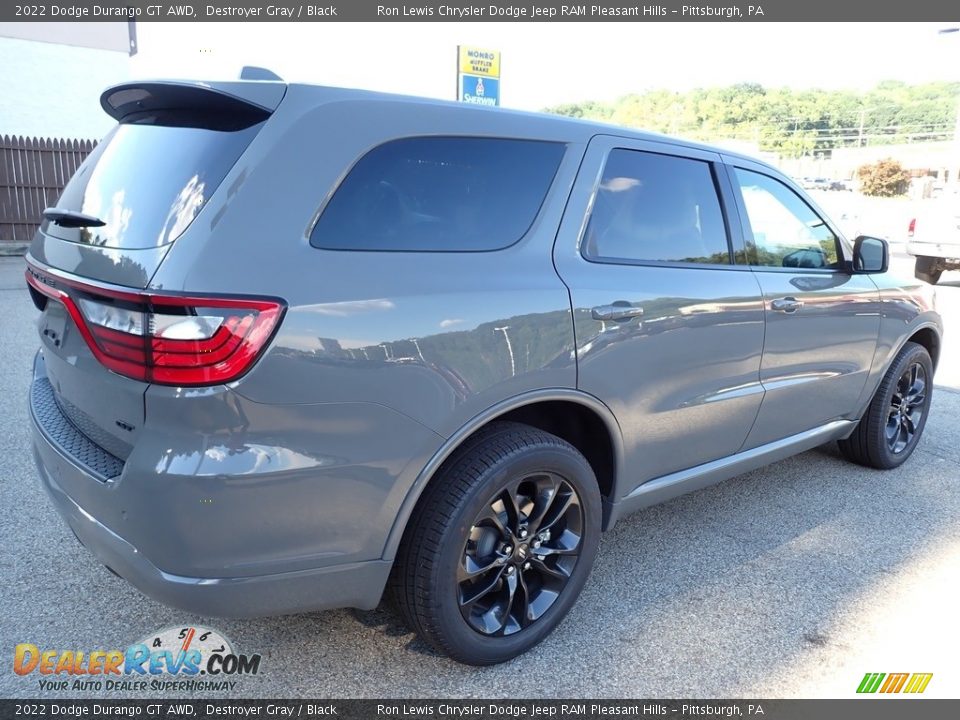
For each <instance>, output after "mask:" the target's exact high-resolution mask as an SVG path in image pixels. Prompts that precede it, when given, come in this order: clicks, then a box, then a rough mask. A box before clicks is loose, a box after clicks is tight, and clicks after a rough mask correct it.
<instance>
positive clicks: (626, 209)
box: [583, 149, 730, 265]
mask: <svg viewBox="0 0 960 720" xmlns="http://www.w3.org/2000/svg"><path fill="white" fill-rule="evenodd" d="M583 253H584V256H585V257H587V258H588V259H591V260H604V261H617V260H629V261H641V262H642V261H647V262H686V263H710V264H723V265H727V264H729V263H730V252H729V249H728V244H727V230H726V225H725V224H724V222H723V213H722V211H721V210H720V200H719V199H718V197H717V189H716V185H715V183H714V180H713V173H712V171H711V169H710V164H709V163H706V162H703V161H701V160H691V159H689V158H681V157H674V156H671V155H658V154H656V153H649V152H641V151H638V150H623V149H615V150H612V151H611V152H610V156H609V157H608V158H607V163H606V166H605V167H604V170H603V177H602V179H601V181H600V188H599V190H598V191H597V196H596V199H595V200H594V204H593V211H592V213H591V215H590V222H589V223H588V224H587V232H586V235H585V242H584V245H583Z"/></svg>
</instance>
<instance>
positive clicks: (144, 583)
mask: <svg viewBox="0 0 960 720" xmlns="http://www.w3.org/2000/svg"><path fill="white" fill-rule="evenodd" d="M34 459H35V460H36V463H37V467H38V468H39V470H40V478H41V482H42V483H43V486H44V489H45V490H46V491H47V494H48V495H49V496H50V498H51V500H53V504H54V506H55V507H56V509H57V511H58V512H59V513H60V515H61V516H62V517H63V519H64V520H66V522H67V525H69V526H70V529H71V530H73V532H74V534H75V535H76V536H77V538H78V539H79V540H80V542H81V543H82V544H83V545H84V546H85V547H86V548H87V549H88V550H90V551H91V552H92V553H93V554H94V555H95V556H96V557H97V558H98V559H99V560H100V561H101V562H102V563H103V564H104V565H106V566H107V567H108V568H110V569H111V570H113V571H114V572H115V573H117V574H118V575H120V576H121V577H122V578H124V579H125V580H127V581H128V582H129V583H130V584H131V585H133V586H134V587H136V588H137V589H138V590H140V591H141V592H142V593H144V594H145V595H147V596H149V597H151V598H154V599H155V600H158V601H160V602H162V603H164V604H166V605H171V606H173V607H177V608H180V609H182V610H187V611H189V612H192V613H197V614H199V615H208V616H215V617H257V616H261V615H282V614H287V613H296V612H303V611H307V610H324V609H328V608H335V607H357V608H361V609H371V608H374V607H376V606H377V603H378V602H379V601H380V596H381V594H382V592H383V588H384V586H385V585H386V582H387V576H388V575H389V573H390V563H389V562H386V561H383V560H371V561H367V562H358V563H350V564H345V565H336V566H333V567H327V568H319V569H314V570H300V571H296V572H286V573H277V574H273V575H259V576H253V577H239V578H196V577H184V576H182V575H172V574H170V573H166V572H163V571H162V570H160V569H159V568H157V567H156V566H155V565H154V564H153V563H151V562H150V561H149V560H148V559H147V558H146V557H144V555H143V554H142V553H141V552H139V551H138V550H137V548H135V547H134V546H133V545H131V544H130V543H129V542H127V541H126V540H124V539H123V538H122V537H120V536H119V535H117V534H116V533H115V532H113V531H112V530H111V529H110V528H108V527H107V526H106V525H104V524H103V523H101V522H100V521H98V520H97V519H96V518H94V517H93V516H92V515H90V514H89V513H88V512H86V511H85V510H84V509H83V508H82V507H80V506H79V505H78V504H77V503H76V502H75V501H74V500H73V499H72V498H71V497H70V496H69V495H68V494H67V493H66V492H65V491H64V490H63V487H62V486H61V484H60V483H59V482H58V477H61V476H62V475H63V474H64V473H68V474H78V473H79V474H82V473H83V472H84V471H83V470H81V469H80V468H78V467H76V466H75V465H73V464H72V463H70V462H68V461H67V460H66V459H65V458H63V457H62V456H59V454H58V453H57V451H56V450H55V449H54V447H53V445H51V444H50V443H49V441H48V440H47V439H46V437H45V436H44V435H43V433H42V432H41V431H40V430H39V428H38V426H37V425H36V423H34ZM79 479H80V480H82V481H89V482H97V480H96V479H95V478H94V477H93V476H89V477H86V478H79Z"/></svg>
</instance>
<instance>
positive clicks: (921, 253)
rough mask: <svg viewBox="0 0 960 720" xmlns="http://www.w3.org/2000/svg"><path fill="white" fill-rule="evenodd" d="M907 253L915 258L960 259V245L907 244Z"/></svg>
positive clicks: (912, 242) (947, 243)
mask: <svg viewBox="0 0 960 720" xmlns="http://www.w3.org/2000/svg"><path fill="white" fill-rule="evenodd" d="M907 253H908V254H910V255H913V256H914V257H934V258H943V259H945V260H958V259H960V243H954V242H945V243H929V242H914V241H909V242H907Z"/></svg>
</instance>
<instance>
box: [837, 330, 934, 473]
mask: <svg viewBox="0 0 960 720" xmlns="http://www.w3.org/2000/svg"><path fill="white" fill-rule="evenodd" d="M932 393H933V363H932V362H931V360H930V355H929V353H927V350H926V348H924V347H923V346H922V345H918V344H916V343H912V342H908V343H907V344H906V345H904V346H903V349H902V350H901V351H900V352H899V354H898V355H897V357H896V358H895V359H894V361H893V363H892V364H891V365H890V367H889V368H888V370H887V373H886V375H884V376H883V380H882V381H881V382H880V387H878V388H877V392H876V394H875V395H874V396H873V400H872V401H871V402H870V406H869V407H868V408H867V412H866V414H865V415H864V416H863V418H862V419H861V420H860V424H859V425H857V429H856V430H854V431H853V434H852V435H851V436H850V437H848V438H847V439H846V440H841V441H840V443H839V445H840V450H841V452H842V453H843V454H844V456H845V457H846V458H847V459H849V460H852V461H853V462H855V463H858V464H860V465H866V466H867V467H873V468H878V469H880V470H886V469H889V468H895V467H898V466H899V465H901V464H903V463H904V462H905V461H906V459H907V458H908V457H910V454H911V453H912V452H913V450H914V448H915V447H916V446H917V443H918V442H919V441H920V436H921V435H922V434H923V428H924V426H925V425H926V423H927V415H929V413H930V400H931V397H932Z"/></svg>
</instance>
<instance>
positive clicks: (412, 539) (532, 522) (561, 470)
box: [389, 422, 601, 665]
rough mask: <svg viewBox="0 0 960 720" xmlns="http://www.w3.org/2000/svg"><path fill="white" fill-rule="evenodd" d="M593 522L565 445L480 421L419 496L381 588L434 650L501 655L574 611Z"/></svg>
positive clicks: (595, 501)
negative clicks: (481, 427) (481, 425)
mask: <svg viewBox="0 0 960 720" xmlns="http://www.w3.org/2000/svg"><path fill="white" fill-rule="evenodd" d="M551 489H552V492H548V491H550V490H551ZM511 499H512V500H513V502H512V504H510V501H511ZM600 517H601V512H600V491H599V488H598V485H597V480H596V477H595V476H594V473H593V470H592V469H591V467H590V464H589V463H588V462H587V460H586V459H585V458H584V457H583V455H581V454H580V453H579V452H578V451H577V450H576V449H575V448H574V447H573V446H572V445H570V444H569V443H567V442H566V441H564V440H561V439H560V438H558V437H556V436H554V435H551V434H549V433H547V432H543V431H542V430H538V429H536V428H533V427H530V426H528V425H522V424H519V423H513V422H494V423H491V425H490V426H488V427H487V428H485V429H484V430H482V431H481V432H480V433H478V434H477V435H476V436H474V437H473V438H471V439H470V440H468V441H467V442H466V443H465V445H464V446H463V447H462V448H460V449H459V450H458V451H457V452H456V453H455V454H454V455H453V456H452V457H451V458H450V459H449V460H447V461H446V462H445V463H444V464H443V466H442V467H441V468H440V470H439V471H438V473H437V475H436V476H435V477H434V478H433V480H431V482H430V485H429V486H428V487H427V489H426V490H425V491H424V494H423V496H422V497H421V499H420V501H419V502H418V504H417V508H416V510H415V511H414V515H413V517H412V518H411V521H410V524H409V525H408V527H407V529H406V532H405V533H404V538H403V541H402V542H401V545H400V550H399V553H398V555H397V558H396V561H395V563H394V567H393V571H392V573H391V578H390V584H389V589H390V594H391V595H392V598H393V601H394V604H395V605H396V607H397V609H398V610H399V612H400V615H401V617H402V618H403V619H404V621H405V622H406V623H407V625H409V626H410V628H411V629H412V630H414V631H415V632H416V633H417V634H418V635H420V637H421V638H422V639H423V640H425V641H426V642H427V643H429V644H430V645H431V646H432V647H433V648H434V649H436V650H437V651H438V652H440V653H443V654H445V655H449V656H450V657H451V658H453V659H455V660H458V661H460V662H463V663H467V664H469V665H492V664H495V663H500V662H504V661H506V660H510V659H511V658H514V657H516V656H517V655H520V654H522V653H524V652H526V651H527V650H529V649H530V648H532V647H533V646H534V645H536V644H537V643H539V642H540V641H541V640H543V639H544V638H545V637H547V635H549V634H550V632H551V631H552V630H553V629H554V628H555V627H556V626H557V625H559V624H560V622H561V620H563V618H564V616H565V615H566V614H567V612H568V611H569V610H570V608H571V607H572V606H573V604H574V602H575V601H576V599H577V596H578V595H579V594H580V591H581V589H582V588H583V585H584V583H585V582H586V580H587V577H588V575H589V574H590V568H591V566H592V565H593V561H594V558H595V557H596V553H597V547H598V545H599V541H600ZM524 530H525V531H526V535H524ZM480 568H482V570H480ZM485 591H486V592H485ZM528 606H529V607H528ZM525 611H526V612H525Z"/></svg>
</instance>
